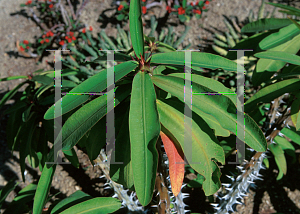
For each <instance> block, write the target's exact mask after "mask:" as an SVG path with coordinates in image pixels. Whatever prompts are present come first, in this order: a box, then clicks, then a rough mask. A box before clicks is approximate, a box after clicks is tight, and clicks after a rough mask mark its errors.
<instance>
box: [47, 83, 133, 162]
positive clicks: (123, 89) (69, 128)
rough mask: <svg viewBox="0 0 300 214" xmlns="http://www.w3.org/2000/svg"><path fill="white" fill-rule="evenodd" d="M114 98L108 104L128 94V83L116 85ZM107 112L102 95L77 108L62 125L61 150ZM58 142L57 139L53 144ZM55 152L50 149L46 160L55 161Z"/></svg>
mask: <svg viewBox="0 0 300 214" xmlns="http://www.w3.org/2000/svg"><path fill="white" fill-rule="evenodd" d="M115 90H116V92H115V93H116V94H115V100H113V99H112V100H110V101H109V103H108V105H113V104H115V106H117V105H119V104H120V103H121V102H122V101H123V100H124V99H125V98H126V97H128V96H129V94H130V87H129V86H128V85H121V86H119V87H117V88H116V89H115ZM106 114H107V96H106V95H103V96H101V97H99V98H96V99H95V100H93V101H91V102H89V103H88V104H86V105H84V106H83V107H81V108H80V109H79V110H77V111H76V112H75V113H74V114H72V116H71V117H69V118H68V120H67V121H66V123H65V124H64V126H63V127H62V130H61V133H62V142H61V143H62V145H61V148H62V150H63V151H65V150H70V149H71V148H72V147H73V146H75V145H76V143H77V142H78V141H79V140H80V139H81V138H82V137H83V136H84V134H85V133H86V132H87V131H88V130H90V129H91V128H92V127H93V126H94V125H95V124H96V123H97V122H98V121H99V120H100V119H101V118H102V117H104V116H105V115H106ZM56 143H60V142H58V139H56V140H55V144H56ZM54 158H55V159H56V158H57V154H54V150H53V149H51V151H50V153H49V155H48V158H47V160H48V162H53V161H55V160H54Z"/></svg>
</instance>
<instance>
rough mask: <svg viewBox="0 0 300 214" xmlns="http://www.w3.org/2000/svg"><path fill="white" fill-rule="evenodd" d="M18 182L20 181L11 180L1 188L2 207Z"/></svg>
mask: <svg viewBox="0 0 300 214" xmlns="http://www.w3.org/2000/svg"><path fill="white" fill-rule="evenodd" d="M18 184H19V183H16V182H15V180H11V181H9V182H8V183H7V184H6V185H5V186H4V187H3V188H2V189H1V190H0V208H1V206H2V203H3V202H4V201H5V199H6V197H7V196H8V194H9V193H10V192H11V191H13V190H14V189H15V187H16V186H17V185H18Z"/></svg>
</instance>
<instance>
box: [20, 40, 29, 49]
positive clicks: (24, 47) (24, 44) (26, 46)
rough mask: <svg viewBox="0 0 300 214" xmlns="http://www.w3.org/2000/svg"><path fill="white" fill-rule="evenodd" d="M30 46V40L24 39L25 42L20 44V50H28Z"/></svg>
mask: <svg viewBox="0 0 300 214" xmlns="http://www.w3.org/2000/svg"><path fill="white" fill-rule="evenodd" d="M30 46H31V44H30V43H29V42H28V40H23V42H22V43H21V44H20V50H21V51H26V52H27V51H28V49H29V48H30Z"/></svg>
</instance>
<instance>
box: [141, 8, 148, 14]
mask: <svg viewBox="0 0 300 214" xmlns="http://www.w3.org/2000/svg"><path fill="white" fill-rule="evenodd" d="M142 12H143V14H145V13H147V8H146V7H145V6H143V7H142Z"/></svg>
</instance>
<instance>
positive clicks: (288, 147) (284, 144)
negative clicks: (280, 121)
mask: <svg viewBox="0 0 300 214" xmlns="http://www.w3.org/2000/svg"><path fill="white" fill-rule="evenodd" d="M274 141H275V143H277V144H278V145H279V146H280V147H281V148H282V150H284V151H285V152H286V153H287V154H288V155H290V156H292V157H293V163H295V161H296V155H295V147H294V146H293V145H292V144H291V143H290V142H289V141H288V140H287V139H285V138H284V137H280V136H276V137H274Z"/></svg>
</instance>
